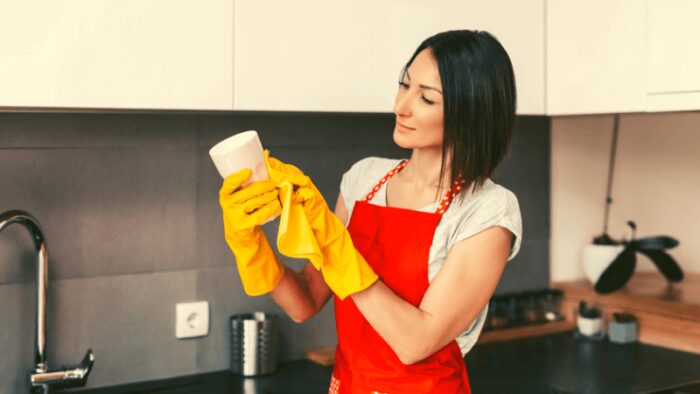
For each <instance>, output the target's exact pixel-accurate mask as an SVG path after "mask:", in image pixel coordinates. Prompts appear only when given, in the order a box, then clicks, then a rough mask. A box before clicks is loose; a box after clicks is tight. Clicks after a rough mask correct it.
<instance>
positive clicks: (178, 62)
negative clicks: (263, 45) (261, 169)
mask: <svg viewBox="0 0 700 394" xmlns="http://www.w3.org/2000/svg"><path fill="white" fill-rule="evenodd" d="M232 23H233V5H232V3H231V1H230V0H211V1H206V2H194V1H185V0H119V1H106V0H55V1H4V2H3V3H2V11H1V12H0V53H1V54H2V56H0V86H2V89H0V106H3V107H40V108H43V107H58V108H150V109H232V108H233V104H232V99H233V89H232V79H233V76H232V75H233V69H232V63H233V31H232V30H233V25H232Z"/></svg>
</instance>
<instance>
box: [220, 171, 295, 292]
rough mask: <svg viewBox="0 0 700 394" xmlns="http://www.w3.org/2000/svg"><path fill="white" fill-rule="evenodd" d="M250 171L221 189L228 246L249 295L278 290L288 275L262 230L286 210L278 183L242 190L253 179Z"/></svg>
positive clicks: (235, 176)
mask: <svg viewBox="0 0 700 394" xmlns="http://www.w3.org/2000/svg"><path fill="white" fill-rule="evenodd" d="M251 174H252V171H251V170H250V169H244V170H241V171H239V172H237V173H234V174H231V175H229V176H228V177H227V178H226V179H225V180H224V183H223V185H222V186H221V190H219V203H220V205H221V210H222V212H223V219H224V235H225V238H226V243H227V244H228V246H229V248H230V249H231V251H232V252H233V254H234V255H235V256H236V266H237V267H238V273H239V275H240V277H241V282H243V289H244V290H245V292H246V294H248V295H260V294H264V293H267V292H269V291H271V290H272V289H274V288H275V286H276V285H277V284H278V283H279V281H280V280H281V279H282V276H284V271H285V269H284V265H282V264H281V263H280V262H279V261H278V260H277V256H275V253H274V252H273V251H272V248H271V247H270V244H269V242H268V241H267V237H265V234H264V233H263V231H262V228H261V227H260V226H261V225H262V224H263V223H265V222H266V221H267V220H269V219H270V218H272V217H275V216H276V215H279V213H280V212H281V210H282V208H281V205H280V202H279V200H278V199H277V194H278V192H277V189H276V188H275V184H274V182H272V181H270V180H267V181H261V182H255V183H252V184H250V185H247V186H246V187H243V188H240V187H241V185H243V183H245V182H246V181H247V180H248V179H249V178H250V176H251Z"/></svg>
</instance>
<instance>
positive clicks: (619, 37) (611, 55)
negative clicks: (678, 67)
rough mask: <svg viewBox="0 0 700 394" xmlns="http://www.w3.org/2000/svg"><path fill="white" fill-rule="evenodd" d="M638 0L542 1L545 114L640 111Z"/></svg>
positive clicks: (641, 24) (640, 2) (641, 50)
mask: <svg viewBox="0 0 700 394" xmlns="http://www.w3.org/2000/svg"><path fill="white" fill-rule="evenodd" d="M644 29H645V7H644V1H643V0H614V1H610V0H588V1H584V2H579V1H570V0H548V1H547V111H546V113H547V115H567V114H586V113H588V114H590V113H607V112H643V111H644V110H645V106H646V100H645V99H646V91H645V83H644V82H645V74H644V56H645V53H644V51H645V42H644Z"/></svg>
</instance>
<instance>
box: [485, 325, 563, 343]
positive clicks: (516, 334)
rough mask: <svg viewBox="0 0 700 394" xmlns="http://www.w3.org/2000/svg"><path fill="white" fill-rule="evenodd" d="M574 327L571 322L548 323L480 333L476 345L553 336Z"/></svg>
mask: <svg viewBox="0 0 700 394" xmlns="http://www.w3.org/2000/svg"><path fill="white" fill-rule="evenodd" d="M574 327H575V324H574V323H573V322H572V321H566V320H561V321H553V322H549V323H542V324H533V325H531V326H523V327H514V328H503V329H496V330H489V331H482V332H481V335H480V336H479V340H478V341H477V342H476V344H477V345H482V344H485V343H490V342H498V341H509V340H513V339H518V338H526V337H537V336H541V335H548V334H554V333H557V332H562V331H571V330H573V329H574Z"/></svg>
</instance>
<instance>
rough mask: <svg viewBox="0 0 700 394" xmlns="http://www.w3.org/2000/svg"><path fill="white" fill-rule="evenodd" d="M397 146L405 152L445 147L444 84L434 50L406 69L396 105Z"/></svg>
mask: <svg viewBox="0 0 700 394" xmlns="http://www.w3.org/2000/svg"><path fill="white" fill-rule="evenodd" d="M394 114H396V126H395V127H394V142H396V144H397V145H399V146H400V147H402V148H405V149H416V148H419V149H426V148H437V149H439V148H440V147H442V136H443V133H444V123H443V117H444V115H443V100H442V84H441V83H440V73H439V72H438V68H437V63H436V62H435V59H434V58H433V55H432V53H431V51H430V49H424V50H422V51H421V52H420V53H419V54H418V55H417V56H416V58H415V59H413V63H411V65H410V66H409V67H408V68H407V69H406V72H405V73H404V75H403V77H402V79H401V82H399V91H398V92H397V93H396V102H395V103H394Z"/></svg>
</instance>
